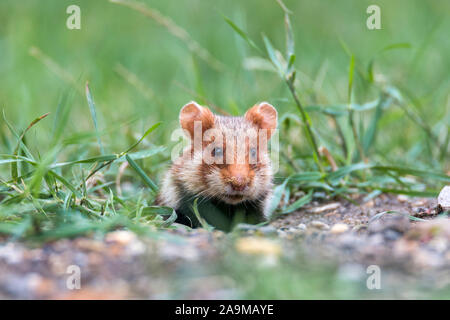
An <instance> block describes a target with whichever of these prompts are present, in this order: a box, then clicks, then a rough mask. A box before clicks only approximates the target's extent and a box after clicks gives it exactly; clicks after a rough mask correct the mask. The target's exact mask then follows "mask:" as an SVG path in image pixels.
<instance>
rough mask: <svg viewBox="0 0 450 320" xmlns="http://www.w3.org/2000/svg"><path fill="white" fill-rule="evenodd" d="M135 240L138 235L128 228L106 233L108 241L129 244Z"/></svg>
mask: <svg viewBox="0 0 450 320" xmlns="http://www.w3.org/2000/svg"><path fill="white" fill-rule="evenodd" d="M134 240H136V235H135V234H134V233H133V232H131V231H126V230H118V231H113V232H110V233H108V234H107V235H106V242H116V243H119V244H121V245H127V244H129V243H130V242H131V241H134Z"/></svg>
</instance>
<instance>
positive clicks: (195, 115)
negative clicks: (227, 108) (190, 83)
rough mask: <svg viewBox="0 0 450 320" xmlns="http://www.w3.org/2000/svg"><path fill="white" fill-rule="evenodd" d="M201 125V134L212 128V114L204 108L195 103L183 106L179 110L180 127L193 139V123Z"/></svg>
mask: <svg viewBox="0 0 450 320" xmlns="http://www.w3.org/2000/svg"><path fill="white" fill-rule="evenodd" d="M196 121H199V122H201V124H202V133H203V132H205V131H206V130H208V129H210V128H212V127H213V126H214V114H213V113H212V112H211V110H209V109H208V108H206V107H202V106H201V105H199V104H198V103H197V102H195V101H191V102H189V103H188V104H186V105H184V106H183V108H181V110H180V125H181V127H182V128H183V129H184V130H187V131H188V132H189V134H190V136H191V138H193V137H194V123H195V122H196Z"/></svg>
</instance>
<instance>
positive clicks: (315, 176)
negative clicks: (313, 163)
mask: <svg viewBox="0 0 450 320" xmlns="http://www.w3.org/2000/svg"><path fill="white" fill-rule="evenodd" d="M322 177H323V175H322V173H320V172H319V171H310V172H302V173H295V174H293V175H291V176H290V177H289V181H290V182H302V181H318V180H320V179H322Z"/></svg>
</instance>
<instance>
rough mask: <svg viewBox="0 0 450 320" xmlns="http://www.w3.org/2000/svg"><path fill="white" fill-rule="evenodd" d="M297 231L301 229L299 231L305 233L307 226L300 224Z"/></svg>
mask: <svg viewBox="0 0 450 320" xmlns="http://www.w3.org/2000/svg"><path fill="white" fill-rule="evenodd" d="M297 229H299V230H301V231H305V230H306V224H304V223H300V224H299V225H298V226H297Z"/></svg>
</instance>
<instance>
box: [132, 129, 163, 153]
mask: <svg viewBox="0 0 450 320" xmlns="http://www.w3.org/2000/svg"><path fill="white" fill-rule="evenodd" d="M160 125H161V122H158V123H155V124H154V125H153V126H151V127H150V128H149V129H147V131H145V133H144V135H143V136H142V137H141V138H140V139H139V140H138V141H136V142H135V143H134V144H133V145H132V146H131V147H129V148H128V149H127V151H125V152H124V153H128V152H130V151H131V150H133V149H134V148H135V147H136V146H137V145H138V144H139V143H141V142H142V140H144V139H145V137H146V136H148V135H149V134H150V133H151V132H153V130H155V129H156V128H158V127H159V126H160Z"/></svg>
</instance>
